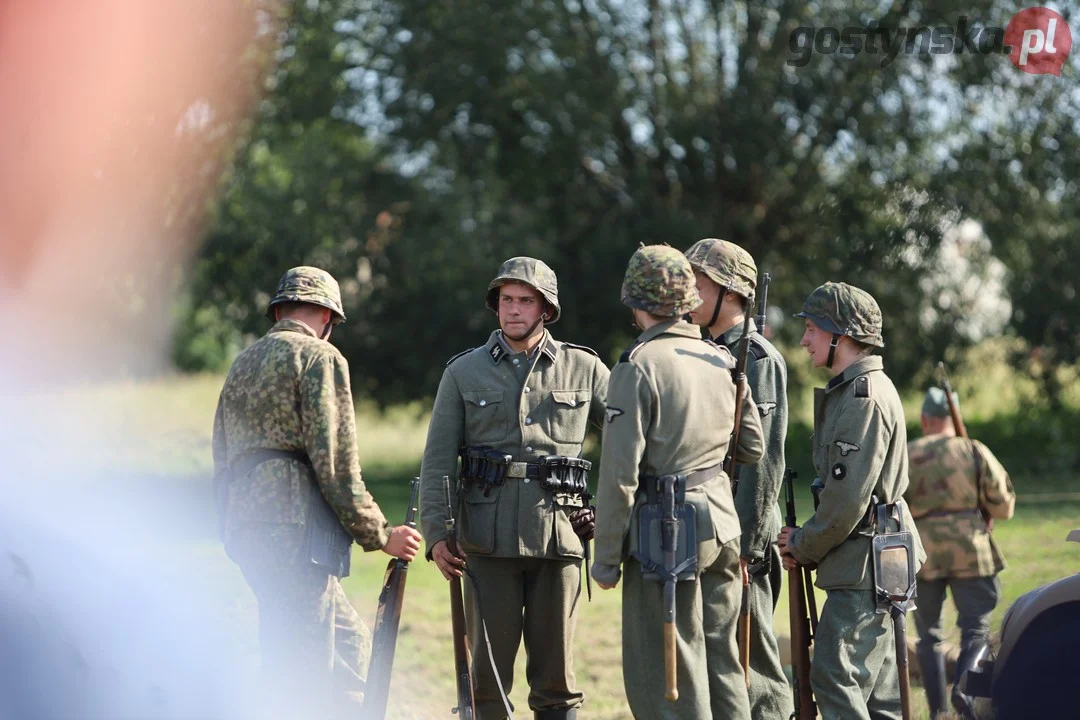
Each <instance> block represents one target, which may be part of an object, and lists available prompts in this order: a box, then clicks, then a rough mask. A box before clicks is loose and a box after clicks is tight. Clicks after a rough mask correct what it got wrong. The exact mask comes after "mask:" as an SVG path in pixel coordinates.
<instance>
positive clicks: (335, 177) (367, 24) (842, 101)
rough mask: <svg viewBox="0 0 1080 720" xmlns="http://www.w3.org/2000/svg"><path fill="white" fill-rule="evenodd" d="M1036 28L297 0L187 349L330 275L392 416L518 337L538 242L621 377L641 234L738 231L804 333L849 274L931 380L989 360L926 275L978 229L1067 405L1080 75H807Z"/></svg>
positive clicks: (802, 14) (801, 9)
mask: <svg viewBox="0 0 1080 720" xmlns="http://www.w3.org/2000/svg"><path fill="white" fill-rule="evenodd" d="M1008 12H1011V10H1008V9H1006V8H999V7H997V6H996V5H995V4H994V3H992V2H989V1H984V2H977V3H975V4H974V5H972V4H971V3H961V2H951V1H950V2H944V3H934V4H932V5H930V4H924V3H902V4H899V3H897V4H887V5H886V7H885V8H884V9H883V10H882V11H881V13H880V14H877V13H870V12H869V11H865V12H861V13H860V12H854V11H852V10H851V8H850V4H848V3H841V2H838V1H832V0H826V1H824V2H818V3H813V4H810V5H807V4H805V3H799V2H795V1H794V0H768V1H767V2H761V3H735V4H725V3H719V2H713V1H712V0H701V1H693V0H673V1H669V2H661V1H660V0H649V2H643V3H625V2H612V1H611V0H522V1H521V2H505V0H470V2H463V1H461V0H450V1H449V2H447V1H443V2H433V1H432V0H419V1H416V2H407V3H406V2H400V1H399V0H353V1H351V2H340V3H329V2H304V3H296V4H294V5H293V6H292V9H291V15H290V17H289V18H288V22H287V25H286V27H287V29H286V31H285V32H284V34H283V37H282V44H281V48H280V50H279V53H278V62H277V67H276V69H275V71H274V72H273V74H272V76H271V80H270V85H269V89H268V94H267V96H266V98H265V100H264V101H263V103H262V106H261V108H260V112H259V116H258V118H257V122H256V123H255V126H254V130H253V132H252V134H251V137H250V140H249V142H248V144H247V146H246V147H245V148H244V149H243V150H242V151H241V152H240V153H238V155H237V157H236V162H235V167H234V169H233V172H232V174H231V176H230V177H229V178H228V180H227V182H226V185H225V188H224V194H223V197H222V199H221V202H220V204H219V206H218V208H217V214H216V218H215V222H214V223H213V226H212V228H211V230H210V232H209V234H208V237H207V242H206V245H205V247H204V248H203V251H202V253H201V255H200V257H199V258H198V263H197V265H196V267H195V269H194V273H193V277H192V281H191V284H190V290H191V297H192V298H193V303H192V305H191V306H190V308H188V309H187V310H186V311H185V312H186V314H187V316H188V317H187V318H186V320H185V321H184V323H182V324H181V330H180V333H179V334H178V336H177V345H178V350H177V358H178V361H179V362H183V363H184V364H185V366H186V367H191V366H203V367H210V366H211V363H214V362H217V361H218V359H220V358H221V357H224V356H226V355H227V354H228V350H227V348H228V345H229V343H230V342H233V340H234V337H233V336H230V335H228V334H227V333H223V332H221V331H218V330H214V329H213V326H214V325H215V324H216V323H217V322H218V317H219V316H215V315H212V314H211V315H208V314H206V312H205V309H206V308H207V307H215V308H218V312H219V313H220V318H221V319H222V321H223V322H226V323H229V324H232V325H233V326H234V327H235V328H236V330H237V332H240V333H245V334H257V333H260V332H262V331H263V330H264V329H265V327H266V325H265V321H264V320H263V319H262V317H261V313H262V305H263V303H264V302H265V299H266V293H267V292H269V291H270V290H271V289H272V288H273V286H274V283H275V281H276V279H277V277H278V275H280V273H281V272H282V271H284V270H285V269H286V268H288V267H290V266H293V265H298V264H302V263H309V264H316V265H320V266H323V267H325V268H326V269H328V270H330V271H331V272H332V273H334V274H335V275H336V276H337V277H338V279H339V280H340V281H341V282H342V288H343V291H344V293H345V303H346V310H347V312H348V313H349V315H350V322H349V323H347V324H346V325H345V326H343V327H341V328H339V329H338V330H337V331H336V332H335V342H336V343H338V344H339V345H340V346H341V347H342V349H343V350H344V351H345V353H346V355H347V356H348V357H349V359H350V362H351V367H352V370H353V374H354V378H355V381H356V388H357V390H358V391H359V392H361V393H362V394H363V395H365V396H369V397H371V398H373V399H374V400H375V401H377V402H379V403H382V404H386V403H394V402H398V401H401V400H405V399H413V398H418V397H422V396H425V395H430V394H431V393H432V391H433V389H434V387H435V386H436V383H437V382H438V379H439V375H440V373H441V368H442V361H443V360H445V359H446V358H448V357H450V356H451V355H453V354H455V353H457V352H459V351H461V350H463V349H466V348H467V347H471V346H475V345H477V344H479V343H481V342H483V340H484V338H485V336H486V334H487V332H489V331H490V329H491V328H492V327H493V326H494V322H493V318H492V316H491V315H490V313H488V312H487V311H486V310H485V309H484V308H483V291H484V288H485V287H486V284H487V282H488V280H489V279H490V277H491V275H492V274H493V273H494V272H495V270H496V268H497V267H498V265H499V263H500V262H501V261H502V260H503V259H505V258H507V257H510V256H513V255H520V254H532V255H536V256H538V257H540V258H541V259H543V260H545V261H546V262H548V263H549V264H550V265H551V266H552V267H553V268H554V269H555V271H556V272H557V273H558V275H559V279H560V288H561V295H562V301H563V305H564V308H565V313H564V316H563V319H562V320H561V321H560V325H559V326H558V327H557V331H558V335H560V336H562V337H565V338H566V339H569V340H572V341H576V342H583V343H586V344H589V345H592V346H594V347H596V348H597V349H598V350H599V351H600V353H601V355H602V356H603V357H605V358H606V359H608V360H614V359H615V358H616V357H617V356H618V353H619V352H620V350H621V349H622V348H623V347H624V346H625V345H626V344H627V343H628V342H629V341H630V340H631V339H632V337H633V336H634V334H635V333H634V331H633V330H632V329H631V328H630V327H629V322H628V321H623V320H622V319H623V318H627V313H626V311H625V310H624V309H623V308H622V307H621V306H620V305H619V301H618V292H619V285H620V282H621V279H622V273H623V270H624V269H625V266H626V261H627V260H628V259H629V257H630V255H631V254H632V253H633V250H634V249H635V248H636V247H637V245H638V244H639V243H640V242H645V243H656V242H667V243H669V244H671V245H673V246H675V247H677V248H680V249H685V248H686V247H689V245H691V244H692V243H693V242H694V241H696V240H697V239H699V238H702V237H723V238H725V239H728V240H731V241H733V242H736V243H738V244H740V245H742V246H743V247H745V248H747V249H748V250H749V251H750V252H751V253H753V254H754V255H755V257H756V259H757V262H758V266H759V268H761V269H762V270H767V271H769V272H771V273H772V275H773V278H774V283H773V287H772V290H771V295H770V300H771V302H772V304H773V306H774V307H775V308H776V309H777V310H778V311H779V312H778V313H777V315H776V318H777V324H776V327H775V328H774V329H775V333H776V336H777V337H778V339H779V340H780V341H781V342H782V343H784V344H787V345H790V346H794V345H795V344H796V343H797V341H798V338H799V336H800V334H801V332H802V329H801V325H800V324H799V323H798V322H796V321H792V320H790V315H791V313H792V312H794V311H795V310H797V309H798V307H799V305H800V304H801V302H802V300H803V298H804V297H805V296H806V295H807V294H808V293H809V292H810V291H811V290H812V289H813V288H814V287H816V286H817V285H819V284H821V283H822V282H824V281H825V280H844V281H847V282H851V283H852V284H855V285H857V286H859V287H862V288H864V289H866V290H868V291H870V292H871V293H872V294H873V295H874V296H875V297H876V298H877V300H878V302H879V304H880V305H881V308H882V311H883V314H884V318H885V342H886V345H887V347H886V350H885V356H886V361H887V363H888V366H889V368H890V373H891V374H892V375H893V377H894V378H895V379H896V380H897V381H898V382H899V383H900V384H902V385H904V386H907V385H909V384H910V383H911V382H912V381H915V380H918V379H919V378H920V377H921V374H922V373H925V368H926V367H927V366H928V365H930V364H932V361H933V360H934V359H936V358H937V357H940V356H942V355H943V354H944V353H945V351H946V349H947V348H949V347H951V346H955V345H958V344H959V345H962V344H963V343H964V342H966V338H965V337H961V336H959V335H958V333H957V332H956V330H957V328H958V327H960V326H961V324H962V321H963V320H964V319H965V318H966V316H967V315H968V313H969V312H970V310H971V308H970V307H969V305H968V304H965V303H963V302H958V301H956V300H955V298H953V297H952V296H950V295H948V294H944V293H942V292H940V289H939V288H936V287H933V286H928V285H927V277H928V272H929V271H931V270H941V268H939V267H938V265H937V264H938V263H939V262H941V258H940V255H939V251H940V248H941V245H942V241H943V238H944V237H945V236H946V235H947V233H948V232H949V231H950V229H951V228H954V227H955V226H956V224H957V223H958V222H959V221H961V220H962V219H964V218H967V217H971V218H974V219H975V220H977V221H978V222H980V223H982V225H983V227H984V229H985V231H986V233H987V234H988V236H989V238H990V241H991V244H992V248H993V252H994V253H995V254H996V255H997V256H999V257H1000V258H1002V259H1004V260H1005V261H1006V263H1007V264H1008V266H1009V269H1010V270H1011V272H1010V273H1009V275H1008V278H1007V282H1008V284H1009V290H1010V291H1011V293H1012V295H1013V298H1014V302H1015V303H1016V313H1015V316H1014V318H1013V324H1014V327H1015V328H1016V330H1017V331H1018V332H1019V333H1021V334H1022V335H1023V336H1024V337H1025V338H1027V339H1029V340H1030V341H1031V343H1032V344H1033V346H1045V351H1044V354H1045V360H1046V361H1047V363H1046V364H1045V365H1044V366H1042V367H1045V368H1049V370H1047V371H1046V372H1043V373H1042V375H1041V376H1040V380H1041V381H1042V382H1043V384H1044V386H1045V387H1047V388H1049V389H1050V390H1052V395H1051V396H1052V397H1056V396H1057V394H1058V393H1059V392H1060V391H1061V388H1059V387H1057V386H1056V385H1055V384H1054V383H1055V378H1056V377H1057V376H1056V374H1055V372H1054V371H1053V370H1052V368H1053V367H1054V366H1056V364H1058V363H1060V362H1062V361H1071V360H1072V359H1074V358H1075V357H1078V356H1080V346H1074V344H1075V343H1076V341H1075V338H1076V337H1078V336H1080V333H1077V332H1075V328H1074V327H1073V323H1074V322H1075V321H1074V320H1073V318H1080V305H1077V304H1076V303H1078V302H1080V300H1076V299H1075V297H1074V296H1075V292H1073V286H1072V284H1071V283H1072V280H1071V276H1070V275H1069V270H1070V263H1069V262H1067V260H1068V259H1069V258H1072V257H1075V256H1076V254H1077V251H1078V250H1080V248H1074V247H1072V244H1070V243H1071V242H1072V241H1070V240H1069V238H1072V237H1076V236H1077V233H1076V232H1071V230H1076V229H1077V228H1078V223H1080V220H1078V215H1077V213H1078V212H1080V211H1078V210H1077V208H1080V203H1076V202H1072V200H1074V199H1075V194H1076V185H1075V181H1074V180H1073V179H1072V178H1075V177H1076V176H1077V174H1076V172H1075V171H1076V169H1077V168H1076V167H1075V163H1076V162H1078V161H1077V160H1076V158H1077V157H1080V153H1077V152H1075V150H1080V140H1078V139H1077V137H1076V132H1075V124H1074V123H1073V121H1072V119H1071V118H1072V117H1075V115H1076V113H1075V112H1072V110H1073V107H1072V106H1073V105H1074V104H1075V103H1076V102H1077V98H1076V94H1075V93H1069V92H1065V91H1062V90H1060V89H1059V88H1063V87H1067V86H1066V85H1063V84H1062V83H1066V82H1067V78H1061V79H1058V78H1049V77H1042V78H1033V77H1030V76H1026V75H1024V74H1023V73H1020V72H1019V71H1017V70H1016V69H1015V68H1013V67H1012V66H1011V64H1009V63H1008V61H1006V60H1005V59H1004V58H1003V57H1001V56H1000V55H995V56H988V55H972V54H970V53H968V54H965V55H955V56H949V57H942V56H925V57H920V56H910V55H901V56H900V57H897V58H896V59H895V61H893V62H892V63H891V64H890V63H886V64H885V65H884V66H883V64H882V63H883V58H882V55H881V54H880V53H879V54H877V55H872V54H869V53H863V54H860V55H857V56H855V57H848V56H845V55H844V54H841V53H832V54H814V55H812V56H810V57H809V58H808V62H807V63H806V64H804V65H801V66H800V65H798V64H796V63H793V62H792V60H793V57H794V56H793V54H792V51H791V45H790V41H791V38H792V33H793V31H795V30H796V29H797V28H800V27H805V26H813V27H815V28H822V27H826V26H833V27H845V26H849V25H859V26H865V25H866V24H867V23H869V22H871V21H875V22H877V23H878V24H879V25H880V26H882V27H893V28H896V27H904V28H906V27H914V26H919V25H928V24H929V25H937V24H951V25H955V23H956V22H957V19H958V17H959V16H961V15H964V16H967V17H969V18H972V19H974V20H977V21H978V22H983V23H997V24H1000V25H1004V24H1005V23H1006V22H1007V17H1008V15H1007V13H1008ZM1071 69H1072V68H1071V66H1069V67H1067V68H1066V75H1068V74H1070V72H1071ZM1073 244H1075V243H1073ZM945 274H946V275H947V269H946V273H945ZM1044 277H1045V278H1046V279H1045V281H1044ZM976 294H977V293H976ZM1048 294H1049V295H1052V296H1053V297H1054V298H1057V300H1055V302H1052V303H1051V302H1046V300H1047V296H1048ZM785 318H788V319H787V320H786V321H785V320H784V319H785ZM187 344H194V345H195V346H196V347H193V348H186V347H183V346H185V345H187ZM215 345H216V346H217V347H216V348H215Z"/></svg>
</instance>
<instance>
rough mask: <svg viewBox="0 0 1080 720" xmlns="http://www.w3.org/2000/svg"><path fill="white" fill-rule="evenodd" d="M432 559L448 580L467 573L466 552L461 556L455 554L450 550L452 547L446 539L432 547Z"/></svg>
mask: <svg viewBox="0 0 1080 720" xmlns="http://www.w3.org/2000/svg"><path fill="white" fill-rule="evenodd" d="M431 559H432V560H434V561H435V564H436V565H438V566H439V572H441V573H442V574H443V577H444V578H446V579H447V580H450V579H452V578H456V577H461V576H463V575H464V574H465V572H464V570H463V568H464V567H465V553H461V557H458V556H457V555H454V554H453V553H452V552H450V548H448V547H447V546H446V541H445V540H440V541H439V542H437V543H435V545H434V546H433V547H432V548H431Z"/></svg>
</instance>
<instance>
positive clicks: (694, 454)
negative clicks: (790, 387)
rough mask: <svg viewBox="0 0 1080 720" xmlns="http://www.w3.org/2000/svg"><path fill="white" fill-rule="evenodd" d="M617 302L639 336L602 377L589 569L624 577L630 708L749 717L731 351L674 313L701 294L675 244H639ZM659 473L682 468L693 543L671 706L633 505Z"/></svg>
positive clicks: (679, 600) (649, 555) (751, 418)
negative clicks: (731, 468)
mask: <svg viewBox="0 0 1080 720" xmlns="http://www.w3.org/2000/svg"><path fill="white" fill-rule="evenodd" d="M622 302H623V304H624V305H626V306H628V307H630V308H632V309H633V313H634V320H635V322H636V323H637V324H638V326H639V327H641V328H643V330H644V332H642V334H641V335H640V336H639V337H638V339H637V341H636V342H635V343H634V345H633V346H632V347H631V348H630V349H629V350H627V351H626V352H625V353H623V356H622V358H621V359H620V361H619V363H618V364H617V365H616V366H615V368H614V369H613V370H612V372H611V381H610V383H609V386H608V409H607V423H606V424H605V426H604V443H603V451H602V452H603V454H602V456H601V458H600V484H599V487H598V489H597V518H596V562H595V564H594V565H593V575H594V577H595V578H596V581H597V584H599V585H600V586H601V587H603V588H606V589H610V588H612V587H614V586H615V584H616V583H617V582H618V581H619V579H620V576H622V580H623V596H622V597H623V680H624V684H625V686H626V697H627V699H628V700H629V702H630V709H631V710H632V711H633V713H634V717H637V718H643V719H644V718H648V720H657V719H660V718H671V720H675V719H676V718H679V719H691V718H699V719H704V718H736V719H738V718H745V719H746V720H749V718H750V717H751V716H750V703H749V699H748V697H747V692H746V683H745V681H744V679H743V671H742V668H741V666H740V665H739V657H738V648H737V645H736V640H735V627H736V625H737V623H738V614H739V604H740V596H741V590H742V586H743V575H742V572H741V570H740V567H739V548H740V545H741V540H740V531H739V518H738V515H736V513H735V506H734V503H733V501H732V498H731V487H730V484H729V482H730V481H729V479H728V476H727V474H726V473H725V472H724V471H723V467H722V466H723V461H724V456H725V455H726V454H727V448H728V442H729V439H730V437H731V431H732V429H733V426H734V424H735V393H736V386H735V382H734V380H733V379H732V374H731V371H732V370H733V369H734V367H735V359H734V357H733V356H732V355H731V353H730V352H729V351H728V350H727V349H726V348H724V347H719V346H717V345H715V344H713V343H711V342H708V341H703V340H702V339H701V331H700V330H699V329H698V328H697V327H696V326H694V325H691V324H690V323H687V322H686V321H684V320H683V319H682V316H683V315H684V314H686V313H687V312H689V311H691V310H693V309H694V308H696V307H697V306H698V305H700V304H701V298H700V297H699V296H698V292H697V289H696V287H695V280H694V274H693V271H692V270H691V268H690V264H689V262H688V261H687V260H686V258H685V257H684V256H683V254H682V253H680V252H679V251H678V250H675V249H674V248H670V247H667V246H660V245H652V246H649V247H643V248H641V249H639V250H638V251H637V252H635V253H634V255H633V257H632V258H631V259H630V263H629V265H628V267H627V269H626V276H625V279H624V280H623V286H622ZM762 449H763V437H762V430H761V420H760V418H759V416H758V412H757V409H756V407H755V406H754V400H753V397H752V395H751V393H750V390H749V388H747V393H746V398H745V401H744V403H743V412H742V431H741V433H740V435H739V447H738V452H737V453H736V461H738V462H742V463H752V462H756V461H757V460H758V458H760V457H761V454H762ZM662 475H680V476H682V478H683V479H682V480H681V481H680V482H681V483H682V485H683V487H684V490H685V502H686V503H687V504H689V505H690V506H692V507H693V508H694V512H695V517H696V522H695V523H694V527H695V529H696V535H697V541H698V542H697V546H696V547H695V548H692V549H693V550H696V553H697V563H696V568H695V569H694V570H693V571H692V577H691V579H689V580H684V581H682V582H678V583H677V584H676V586H675V607H676V612H675V627H676V632H677V634H678V644H677V663H676V666H677V672H678V693H679V697H678V699H677V700H676V701H675V702H671V701H669V700H667V699H666V698H665V679H664V667H665V666H664V656H663V620H664V608H663V590H664V585H663V583H662V582H654V581H651V580H648V579H646V577H645V575H644V572H643V568H644V569H649V567H650V565H656V564H660V563H662V562H663V558H662V557H656V555H657V554H659V553H658V552H657V550H658V548H657V547H655V546H653V543H652V542H651V541H650V542H648V543H643V542H640V539H639V538H640V535H639V533H640V532H641V530H642V528H641V521H640V518H641V513H642V508H643V506H646V505H647V504H650V505H653V506H655V505H656V503H657V501H656V499H655V498H656V496H657V490H658V488H657V485H658V484H659V477H660V476H662ZM646 545H648V546H649V547H645V546H646ZM690 549H691V548H687V550H690ZM620 565H622V566H623V567H624V568H625V574H623V573H621V572H620V569H619V567H620ZM650 572H651V571H650Z"/></svg>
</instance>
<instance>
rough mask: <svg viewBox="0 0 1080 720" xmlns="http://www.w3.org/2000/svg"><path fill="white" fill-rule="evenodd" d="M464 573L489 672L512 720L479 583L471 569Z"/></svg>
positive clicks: (512, 716)
mask: <svg viewBox="0 0 1080 720" xmlns="http://www.w3.org/2000/svg"><path fill="white" fill-rule="evenodd" d="M465 575H467V576H468V578H469V580H470V581H472V584H473V588H475V590H476V610H477V614H478V615H479V616H480V629H481V630H483V632H484V645H485V646H486V647H487V656H488V662H489V663H491V672H492V674H494V675H495V686H496V687H497V688H498V689H499V697H500V698H501V699H502V703H503V708H504V709H505V710H506V717H507V718H508V720H514V711H513V709H512V708H511V707H510V698H508V697H506V689H505V688H504V687H503V681H502V678H501V677H499V668H498V667H497V666H496V665H495V653H494V652H493V651H492V650H491V636H490V635H488V629H487V621H486V620H485V619H484V604H483V602H482V601H481V599H480V598H481V595H482V594H481V592H480V583H478V582H477V581H476V575H475V574H474V573H473V571H472V570H470V569H469V568H468V566H466V567H465Z"/></svg>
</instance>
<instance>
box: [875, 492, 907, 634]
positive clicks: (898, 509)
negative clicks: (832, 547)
mask: <svg viewBox="0 0 1080 720" xmlns="http://www.w3.org/2000/svg"><path fill="white" fill-rule="evenodd" d="M903 503H904V501H903V499H901V500H897V501H896V502H895V503H878V504H873V505H871V508H872V510H873V514H874V523H873V530H874V534H873V537H872V538H871V548H872V554H873V557H872V563H871V569H872V572H873V576H874V592H875V597H876V600H877V612H878V613H879V614H883V613H888V612H890V611H891V610H894V609H895V610H898V611H899V612H902V613H906V612H907V611H908V610H912V609H914V607H915V605H914V602H913V600H914V598H915V537H914V535H912V533H911V532H909V531H907V530H906V529H905V528H904V513H903V507H904V505H903ZM890 521H893V522H895V524H896V526H897V527H898V530H895V531H890V530H889V525H890Z"/></svg>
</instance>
